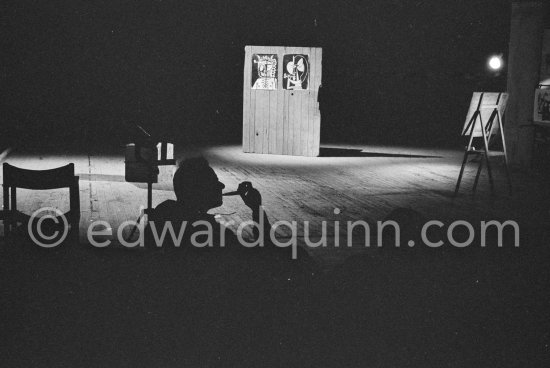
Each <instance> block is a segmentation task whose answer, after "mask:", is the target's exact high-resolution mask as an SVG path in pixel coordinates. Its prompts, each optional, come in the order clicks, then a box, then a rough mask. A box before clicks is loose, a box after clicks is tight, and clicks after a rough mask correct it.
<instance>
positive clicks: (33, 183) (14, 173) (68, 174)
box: [3, 163, 75, 189]
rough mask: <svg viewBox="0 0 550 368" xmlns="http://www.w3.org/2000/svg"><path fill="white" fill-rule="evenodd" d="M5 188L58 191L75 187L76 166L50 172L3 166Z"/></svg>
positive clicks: (66, 166) (8, 165)
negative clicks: (57, 189) (58, 189)
mask: <svg viewBox="0 0 550 368" xmlns="http://www.w3.org/2000/svg"><path fill="white" fill-rule="evenodd" d="M3 171H4V173H3V177H4V186H7V187H16V188H24V189H56V188H66V187H72V186H74V185H75V175H74V164H68V165H65V166H61V167H58V168H55V169H49V170H27V169H21V168H19V167H15V166H12V165H10V164H8V163H4V164H3Z"/></svg>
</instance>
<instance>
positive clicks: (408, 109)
mask: <svg viewBox="0 0 550 368" xmlns="http://www.w3.org/2000/svg"><path fill="white" fill-rule="evenodd" d="M0 7H2V8H1V9H0V16H1V27H2V34H3V37H2V40H1V41H0V42H1V45H2V46H1V47H2V58H3V60H2V73H1V81H0V83H1V86H2V87H1V90H2V95H1V101H0V107H1V111H2V117H1V120H2V125H3V126H9V127H10V132H11V133H10V134H11V136H8V135H5V134H4V135H3V138H2V139H4V141H6V140H8V141H9V142H10V143H13V142H16V143H15V144H18V145H30V144H36V142H41V141H44V140H48V141H53V142H56V143H57V144H70V143H71V142H72V143H74V144H76V145H82V144H84V143H87V144H91V145H95V144H98V143H105V144H108V145H116V144H121V143H124V142H126V141H128V140H130V139H131V137H130V131H131V129H130V128H128V126H129V123H130V122H139V123H141V124H142V125H144V126H145V127H146V128H148V129H150V130H151V131H152V132H153V133H155V134H157V135H159V136H162V135H165V136H170V137H172V138H174V139H178V140H183V141H186V140H188V141H195V142H196V141H200V140H203V141H232V142H238V141H239V139H240V136H241V124H242V122H241V114H242V72H243V57H244V46H245V45H247V44H256V45H287V46H321V47H323V53H324V59H323V86H324V92H325V95H324V96H325V97H326V100H325V103H324V105H323V106H322V112H323V120H322V140H323V141H328V140H344V141H359V142H363V143H373V142H377V143H388V144H391V143H408V144H437V145H443V144H454V143H456V142H457V134H458V132H459V130H460V126H461V125H462V122H463V119H464V115H465V113H466V109H467V102H468V100H469V97H470V95H471V93H472V92H473V91H474V90H480V89H484V90H503V89H504V88H505V75H504V74H502V75H500V76H496V77H495V76H492V75H490V74H489V73H488V72H487V71H486V69H485V62H486V58H487V57H488V55H489V54H491V53H504V56H505V57H506V49H507V40H508V36H509V4H508V2H506V1H504V2H503V1H502V0H488V1H483V2H481V1H478V0H475V1H474V0H465V1H452V2H441V1H438V0H429V1H420V0H418V1H407V2H403V1H396V0H379V1H369V2H365V1H357V2H352V1H346V2H322V1H312V0H307V1H301V2H300V1H273V0H271V1H264V0H259V1H254V2H250V1H240V2H236V1H232V2H230V1H227V2H221V1H193V2H188V1H185V2H182V1H161V0H158V1H119V2H117V1H94V2H89V1H78V0H71V1H53V0H52V1H14V2H12V3H6V2H4V3H3V5H0Z"/></svg>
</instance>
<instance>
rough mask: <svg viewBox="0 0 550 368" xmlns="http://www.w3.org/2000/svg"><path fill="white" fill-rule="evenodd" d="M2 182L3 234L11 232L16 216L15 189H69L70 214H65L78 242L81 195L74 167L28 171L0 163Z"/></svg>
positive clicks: (72, 165) (70, 165)
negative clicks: (0, 165) (0, 166)
mask: <svg viewBox="0 0 550 368" xmlns="http://www.w3.org/2000/svg"><path fill="white" fill-rule="evenodd" d="M3 180H4V183H3V184H4V213H5V216H4V217H7V221H6V219H4V234H7V233H9V232H10V231H11V228H12V226H14V225H15V222H16V219H15V217H16V214H17V201H16V198H17V194H16V192H17V188H22V189H38V190H41V189H58V188H69V200H70V211H69V212H68V213H66V214H65V215H68V217H69V221H70V223H71V231H73V233H74V234H75V236H76V241H77V242H78V230H79V221H80V192H79V189H78V176H75V175H74V164H68V165H65V166H61V167H58V168H55V169H50V170H28V169H21V168H19V167H15V166H12V165H10V164H8V163H4V164H3Z"/></svg>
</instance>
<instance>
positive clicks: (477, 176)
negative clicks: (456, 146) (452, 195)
mask: <svg viewBox="0 0 550 368" xmlns="http://www.w3.org/2000/svg"><path fill="white" fill-rule="evenodd" d="M483 159H484V156H481V158H480V159H479V166H478V168H477V173H476V178H475V180H474V187H473V188H472V192H473V194H475V193H476V189H477V183H478V182H479V176H480V174H481V170H482V168H483Z"/></svg>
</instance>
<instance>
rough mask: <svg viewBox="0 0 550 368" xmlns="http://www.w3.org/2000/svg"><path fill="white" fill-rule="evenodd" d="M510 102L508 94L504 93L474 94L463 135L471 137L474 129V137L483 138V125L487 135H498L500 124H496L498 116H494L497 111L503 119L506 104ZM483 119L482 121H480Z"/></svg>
mask: <svg viewBox="0 0 550 368" xmlns="http://www.w3.org/2000/svg"><path fill="white" fill-rule="evenodd" d="M507 102H508V94H507V93H503V92H474V93H473V95H472V100H471V101H470V107H469V108H468V114H466V121H465V122H464V126H463V128H462V135H463V136H469V135H470V131H471V128H472V125H471V124H473V125H474V127H473V132H472V134H473V136H474V137H482V134H481V124H479V122H480V121H481V122H483V126H484V127H485V130H486V135H488V134H489V133H490V135H493V134H497V133H498V132H499V124H494V121H492V120H491V118H492V119H493V120H494V119H495V118H496V116H493V114H494V112H495V108H496V111H497V112H498V114H499V115H500V118H502V116H503V114H504V111H505V110H506V103H507ZM480 119H481V120H480Z"/></svg>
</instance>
